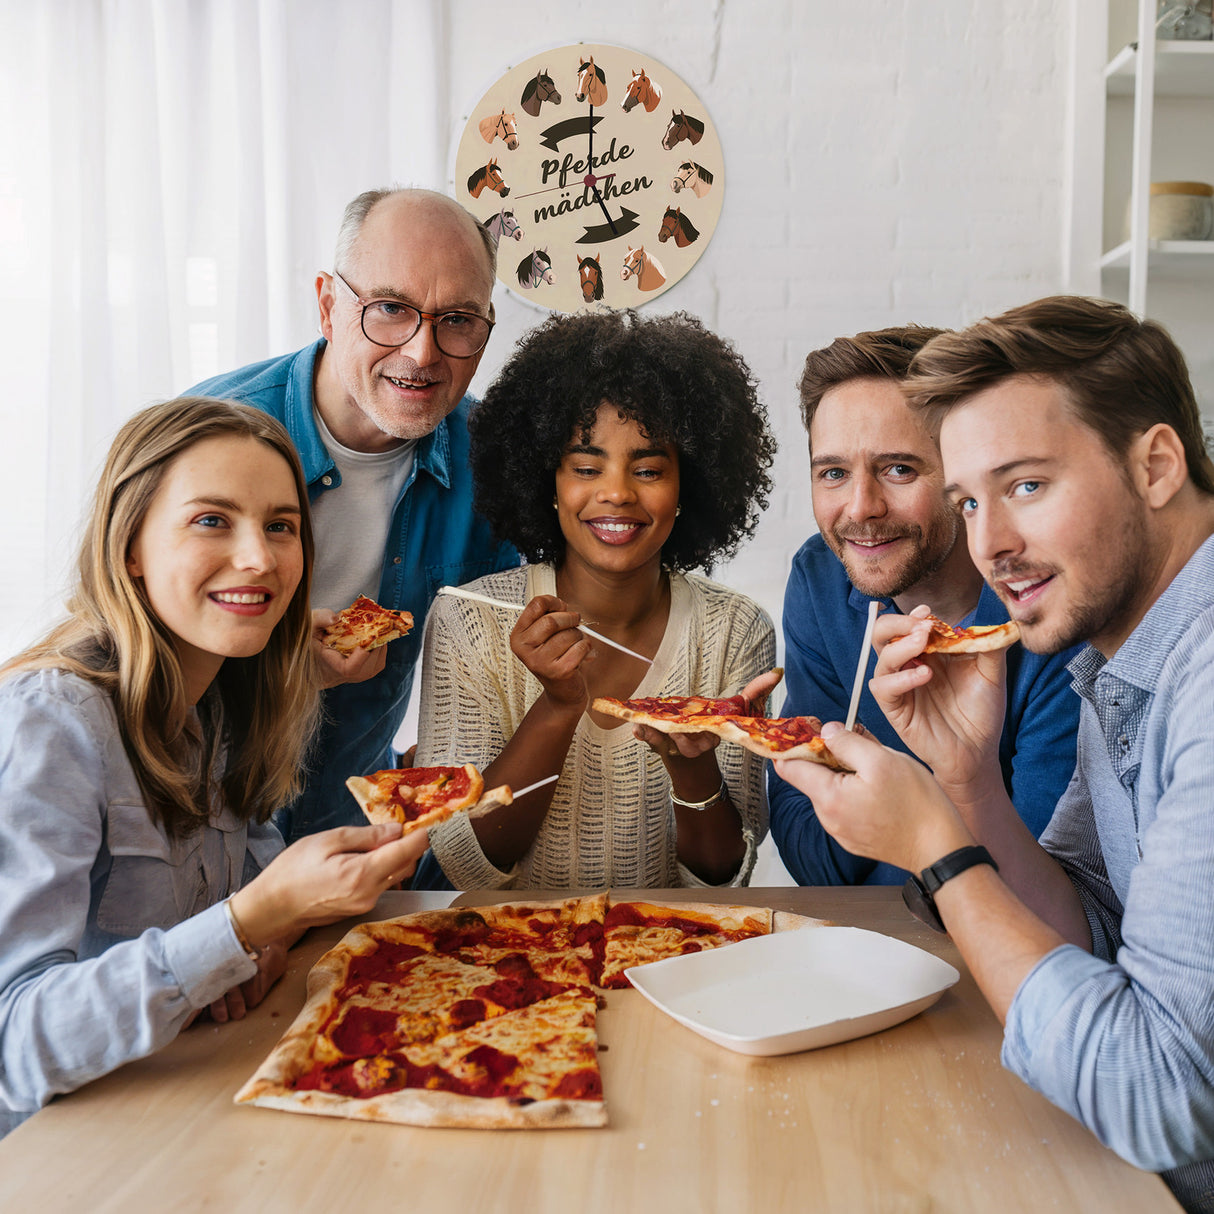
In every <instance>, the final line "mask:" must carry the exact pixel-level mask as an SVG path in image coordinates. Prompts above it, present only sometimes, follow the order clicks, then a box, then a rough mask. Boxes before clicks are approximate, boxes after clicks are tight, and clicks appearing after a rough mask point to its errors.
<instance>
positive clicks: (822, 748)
mask: <svg viewBox="0 0 1214 1214" xmlns="http://www.w3.org/2000/svg"><path fill="white" fill-rule="evenodd" d="M718 733H719V736H720V737H721V738H723V739H724V740H725V741H726V742H736V743H737V744H738V745H739V746H741V747H744V748H745V749H746V750H749V751H753V753H755V754H757V755H762V756H763V758H765V759H808V760H809V761H810V762H811V763H821V764H822V765H823V766H825V767H830V768H833V769H834V770H835V771H851V768H850V767H848V766H847V765H846V764H845V763H841V762H840V761H839V760H838V759H836V758H835V756H834V755H833V754H831V752H830V748H829V747H828V746H827V745H826V740H825V739H824V738H823V737H822V722H821V721H820V720H819V719H818V718H817V717H729V718H727V719H726V720H724V721H722V723H721V726H720V729H719V730H718Z"/></svg>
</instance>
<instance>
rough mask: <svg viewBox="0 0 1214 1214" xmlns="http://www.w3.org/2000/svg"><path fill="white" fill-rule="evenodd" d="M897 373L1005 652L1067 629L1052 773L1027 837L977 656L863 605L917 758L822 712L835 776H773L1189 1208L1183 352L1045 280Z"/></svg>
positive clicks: (1111, 1138) (1192, 424) (1189, 795)
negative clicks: (1050, 795) (924, 430)
mask: <svg viewBox="0 0 1214 1214" xmlns="http://www.w3.org/2000/svg"><path fill="white" fill-rule="evenodd" d="M907 385H908V388H909V391H910V393H911V399H912V401H913V402H915V403H917V404H918V405H920V406H922V407H924V408H925V412H926V416H927V417H928V419H929V421H930V422H932V423H933V424H934V425H936V426H937V427H938V428H939V434H940V447H941V454H942V457H943V460H944V469H945V479H946V482H947V484H946V490H945V491H946V494H947V496H948V498H949V500H951V501H952V502H953V503H954V505H955V506H956V508H957V509H958V511H959V512H960V514H961V516H962V517H963V518H964V520H965V526H966V534H967V539H968V542H969V548H970V552H971V554H972V556H973V558H974V561H975V563H976V564H977V565H978V567H979V569H980V570H981V571H982V573H983V576H984V577H985V578H986V580H987V582H988V583H989V584H990V585H991V586H992V588H993V589H994V590H995V591H996V593H998V595H999V597H1000V598H1001V599H1002V600H1003V602H1004V603H1005V605H1006V606H1007V609H1008V612H1009V613H1010V615H1011V616H1012V618H1013V619H1015V620H1017V621H1018V622H1019V624H1020V628H1021V636H1022V639H1023V641H1024V643H1025V645H1026V646H1027V647H1029V648H1030V649H1032V650H1034V651H1036V652H1038V653H1056V652H1059V651H1060V650H1062V649H1064V648H1066V647H1067V646H1068V645H1072V644H1075V643H1076V642H1079V641H1086V642H1087V645H1086V647H1085V648H1084V650H1083V651H1081V652H1080V654H1079V655H1078V656H1077V657H1076V658H1074V659H1073V661H1072V662H1071V667H1070V669H1071V673H1072V676H1073V678H1074V685H1075V689H1076V690H1077V691H1078V692H1079V694H1080V696H1081V698H1082V707H1081V710H1080V725H1079V744H1078V759H1077V768H1076V772H1075V777H1074V779H1073V780H1072V782H1071V784H1070V786H1069V787H1068V789H1067V791H1066V792H1065V793H1064V795H1063V796H1062V798H1061V800H1060V801H1059V803H1058V807H1057V810H1056V811H1055V814H1054V817H1053V819H1052V820H1051V822H1050V825H1049V826H1048V827H1047V828H1046V830H1045V833H1044V834H1043V835H1042V836H1041V841H1040V845H1038V844H1037V843H1035V842H1034V841H1033V839H1032V836H1031V835H1030V834H1029V832H1028V831H1027V830H1026V829H1025V827H1024V825H1023V823H1022V822H1021V821H1020V819H1019V818H1018V817H1017V816H1016V814H1015V813H1014V812H1013V810H1012V806H1011V804H1010V802H1009V800H1008V798H1007V793H1006V791H1005V789H1004V787H1003V781H1002V779H1001V777H1000V770H999V764H998V746H997V743H998V732H999V726H1000V722H1001V720H1002V713H1003V701H1004V696H1003V689H1002V687H1001V685H1000V680H999V677H998V676H999V667H998V662H997V660H995V659H994V658H993V657H991V656H990V655H978V656H977V657H973V658H956V657H952V658H950V657H945V658H938V657H925V656H923V648H924V645H925V643H926V638H927V631H928V628H927V625H926V624H925V623H922V622H918V623H916V622H915V621H913V620H910V621H908V620H907V619H905V618H903V619H901V620H899V619H892V620H883V621H878V625H877V643H878V646H879V648H880V649H881V654H880V658H879V660H878V663H877V667H876V673H875V677H874V680H873V684H872V687H873V692H874V695H875V697H876V699H877V701H878V703H879V704H880V705H881V707H882V710H883V711H884V712H885V714H886V716H887V717H888V718H889V720H890V723H891V724H892V725H893V727H894V728H895V729H896V730H897V731H898V733H899V735H900V737H901V738H902V739H903V741H904V742H905V743H906V744H907V745H908V746H909V747H910V748H911V750H912V751H913V752H914V753H915V754H917V755H919V756H920V757H921V758H922V759H923V760H924V761H925V762H927V763H928V764H930V766H931V769H932V773H931V774H929V773H928V772H927V771H926V770H925V769H924V768H923V767H921V766H919V765H918V764H916V763H915V762H914V761H913V760H912V759H910V758H908V757H907V756H904V755H900V754H896V753H894V752H893V751H890V750H886V749H885V748H883V747H881V746H880V745H879V744H878V743H876V742H875V741H873V740H872V739H869V738H864V737H858V736H856V735H852V734H847V733H845V732H843V731H842V730H836V728H835V727H828V728H827V729H826V730H825V733H826V735H827V736H828V737H829V739H830V746H831V748H832V750H833V751H834V753H835V754H836V755H837V756H838V757H839V758H841V759H842V760H843V761H844V762H846V763H847V764H849V765H850V766H852V767H853V768H854V769H855V772H856V774H855V775H843V776H840V775H837V774H835V773H832V772H830V771H828V770H827V769H825V768H815V767H812V766H811V765H810V764H806V763H798V762H785V763H781V764H779V767H780V772H781V775H782V776H783V777H784V778H785V779H786V780H788V781H790V782H791V783H793V784H795V785H797V787H799V788H801V789H802V790H803V791H804V792H806V793H807V794H808V795H809V796H811V797H812V798H813V801H814V806H815V808H816V810H817V813H818V817H819V819H820V820H821V822H822V824H823V826H824V827H825V828H826V829H827V830H828V831H830V833H831V834H832V835H833V836H834V837H835V838H836V839H837V840H838V841H839V842H840V843H841V844H843V846H845V847H847V848H848V849H849V850H852V851H855V852H857V853H859V854H861V855H867V856H872V857H874V858H880V859H883V860H886V861H889V862H892V863H897V864H899V865H901V866H902V867H904V868H906V869H908V870H910V871H912V872H917V873H919V874H920V876H919V877H918V878H913V879H912V880H911V881H908V883H907V889H906V891H905V893H906V896H907V901H908V904H909V905H911V906H912V909H915V910H916V913H919V914H920V915H921V917H923V918H925V919H926V920H928V921H929V922H930V921H933V920H934V921H935V924H937V925H941V926H942V928H946V929H947V930H948V931H949V932H950V933H951V934H952V936H953V939H954V941H955V942H956V944H957V946H958V947H959V949H960V950H961V953H962V955H963V956H964V958H965V960H966V962H967V964H968V965H969V967H970V969H971V970H972V972H973V974H974V977H975V979H976V980H977V982H978V984H979V986H980V987H981V988H982V991H983V993H984V994H985V995H986V997H987V999H988V1000H989V1001H990V1003H991V1006H992V1007H993V1008H994V1010H995V1011H996V1013H997V1014H998V1015H999V1016H1000V1017H1001V1018H1002V1019H1003V1020H1004V1022H1005V1025H1006V1031H1005V1037H1004V1049H1003V1061H1004V1064H1005V1065H1006V1066H1007V1067H1009V1068H1010V1069H1011V1070H1013V1071H1014V1072H1015V1073H1016V1074H1018V1075H1019V1076H1021V1078H1023V1079H1024V1080H1025V1082H1026V1083H1029V1084H1031V1085H1032V1086H1033V1087H1035V1088H1036V1089H1038V1090H1039V1091H1040V1092H1042V1093H1043V1094H1044V1095H1046V1096H1047V1097H1048V1098H1049V1099H1050V1100H1052V1101H1053V1102H1054V1103H1056V1104H1057V1105H1059V1106H1060V1107H1061V1108H1064V1109H1066V1110H1067V1111H1068V1112H1070V1113H1071V1114H1072V1115H1073V1116H1075V1117H1076V1118H1078V1119H1079V1120H1080V1121H1082V1122H1083V1123H1084V1124H1085V1125H1087V1126H1088V1127H1089V1128H1090V1129H1091V1130H1092V1131H1093V1132H1094V1133H1095V1134H1096V1135H1097V1136H1098V1137H1099V1138H1100V1139H1101V1141H1102V1142H1104V1143H1106V1144H1107V1145H1108V1146H1110V1147H1111V1148H1112V1149H1113V1150H1115V1151H1116V1152H1117V1153H1118V1154H1120V1155H1121V1156H1122V1157H1123V1158H1125V1159H1127V1160H1129V1161H1130V1162H1132V1163H1134V1164H1137V1165H1138V1166H1139V1167H1143V1168H1150V1169H1153V1170H1157V1171H1161V1172H1163V1174H1164V1179H1165V1180H1166V1181H1167V1183H1168V1184H1169V1186H1170V1187H1171V1188H1172V1190H1173V1192H1174V1193H1175V1194H1176V1196H1177V1197H1178V1198H1179V1199H1180V1200H1181V1202H1182V1203H1183V1204H1184V1206H1185V1208H1186V1209H1188V1210H1191V1211H1204V1212H1206V1214H1209V1212H1211V1211H1214V946H1212V945H1214V896H1212V895H1211V891H1212V890H1214V538H1212V537H1214V464H1212V463H1211V460H1210V457H1209V455H1208V453H1207V451H1206V448H1205V442H1204V437H1203V434H1202V428H1201V419H1200V415H1199V413H1198V410H1197V406H1196V402H1195V400H1194V397H1193V390H1192V387H1191V385H1190V383H1189V379H1188V374H1187V371H1186V369H1185V365H1184V360H1183V357H1182V356H1181V355H1180V352H1179V351H1178V350H1177V349H1176V347H1175V345H1174V344H1173V342H1172V341H1171V339H1170V338H1169V337H1168V335H1167V334H1166V333H1165V332H1164V331H1163V330H1162V329H1161V328H1160V327H1159V326H1158V325H1156V324H1154V323H1152V322H1142V321H1139V320H1138V319H1137V318H1135V317H1134V316H1133V315H1132V314H1131V313H1130V312H1128V311H1127V310H1126V309H1125V308H1122V307H1121V306H1120V305H1117V304H1112V303H1108V302H1105V301H1099V300H1087V299H1078V298H1069V297H1058V298H1054V299H1046V300H1040V301H1038V302H1037V303H1035V304H1029V305H1026V306H1024V307H1021V308H1016V309H1013V310H1012V311H1010V312H1008V313H1005V314H1004V315H1003V316H1000V317H997V318H995V319H993V320H985V321H981V322H979V323H978V324H976V325H973V326H971V328H970V329H968V330H965V331H964V332H961V333H957V334H946V335H944V336H941V337H938V338H936V339H935V340H934V341H932V342H931V343H929V344H928V345H927V346H926V347H925V348H924V349H923V351H922V352H921V353H920V354H919V355H918V356H917V358H916V359H915V362H914V363H913V364H912V366H911V370H910V376H909V378H908V381H907ZM908 624H910V625H912V627H911V628H910V631H909V632H907V631H906V629H907V625H908ZM900 631H901V632H903V633H904V634H905V635H903V636H902V637H901V638H899V637H898V633H899V632H900ZM933 777H934V778H933ZM895 788H896V789H897V795H896V796H895V795H891V789H895ZM996 864H997V865H998V869H996V867H995V866H996Z"/></svg>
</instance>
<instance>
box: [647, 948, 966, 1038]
mask: <svg viewBox="0 0 1214 1214" xmlns="http://www.w3.org/2000/svg"><path fill="white" fill-rule="evenodd" d="M626 973H627V975H628V977H629V979H630V980H631V981H632V985H633V986H634V987H636V989H637V990H638V991H640V992H641V994H642V995H644V996H645V998H646V999H648V1000H649V1001H650V1003H652V1004H654V1005H655V1006H657V1007H659V1008H661V1009H662V1011H664V1012H666V1013H667V1014H668V1015H670V1016H673V1017H674V1019H675V1020H677V1021H679V1023H680V1024H685V1025H686V1026H687V1027H688V1028H689V1029H692V1030H693V1031H695V1032H697V1033H699V1034H700V1035H701V1036H703V1037H707V1038H708V1039H709V1040H710V1041H715V1042H717V1043H718V1044H719V1045H723V1046H725V1047H727V1048H728V1049H731V1050H736V1051H737V1052H738V1053H740V1054H764V1055H766V1054H792V1053H796V1052H797V1051H799V1050H812V1049H817V1048H819V1047H820V1046H824V1045H834V1044H835V1043H836V1042H839V1041H849V1040H851V1039H852V1038H853V1037H863V1036H865V1035H866V1034H868V1033H876V1032H879V1031H880V1030H882V1029H887V1028H890V1027H892V1026H893V1025H895V1024H899V1023H901V1022H902V1021H903V1020H909V1019H910V1017H911V1016H914V1015H916V1014H918V1013H919V1012H921V1011H923V1009H924V1008H926V1007H930V1006H931V1005H932V1004H933V1003H935V1002H936V1000H937V999H939V998H940V996H941V995H942V994H943V993H944V991H946V990H947V989H948V988H949V987H950V986H952V985H953V983H954V982H956V981H957V979H958V978H959V977H960V976H961V975H960V974H958V973H957V971H956V970H955V969H954V968H953V967H952V966H951V965H949V964H948V962H947V961H941V960H940V958H939V957H935V956H933V955H932V954H931V953H927V952H924V951H923V950H922V949H920V948H915V947H914V945H911V944H906V943H904V942H903V941H901V940H895V939H893V938H892V937H890V936H883V935H881V934H880V933H879V932H870V931H865V930H864V929H862V928H858V927H810V928H801V929H799V930H796V931H790V932H775V933H773V934H772V935H770V936H756V937H755V938H754V939H751V940H743V941H740V942H739V943H737V944H731V945H728V946H727V947H724V948H718V949H710V950H709V951H707V952H703V953H688V954H686V955H685V956H682V957H671V958H669V959H667V960H666V961H655V962H653V963H651V964H649V965H638V966H634V967H632V968H631V969H629V970H627V971H626Z"/></svg>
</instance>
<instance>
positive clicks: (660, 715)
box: [590, 696, 751, 733]
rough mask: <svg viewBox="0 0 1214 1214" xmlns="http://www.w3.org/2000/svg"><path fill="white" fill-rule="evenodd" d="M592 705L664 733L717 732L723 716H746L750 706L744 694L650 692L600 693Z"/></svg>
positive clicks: (613, 715) (604, 711) (601, 710)
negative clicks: (629, 695)
mask: <svg viewBox="0 0 1214 1214" xmlns="http://www.w3.org/2000/svg"><path fill="white" fill-rule="evenodd" d="M590 707H591V708H592V709H593V710H594V711H595V712H601V713H604V714H605V715H607V716H610V717H619V718H620V719H621V720H624V721H635V722H636V723H637V724H638V725H648V726H650V727H651V728H653V729H656V730H659V731H660V732H661V733H701V732H703V731H705V730H707V731H709V732H715V730H714V726H715V725H716V724H717V723H718V722H720V721H721V720H723V719H724V718H726V717H734V716H746V715H747V714H748V713H749V712H750V710H751V708H750V704H749V703H748V702H747V700H746V697H745V696H730V697H728V698H727V699H719V700H713V699H708V698H707V697H705V696H650V697H647V698H641V699H635V700H615V699H612V698H610V697H608V696H599V697H598V698H596V699H595V701H594V702H593V703H592V704H591V705H590Z"/></svg>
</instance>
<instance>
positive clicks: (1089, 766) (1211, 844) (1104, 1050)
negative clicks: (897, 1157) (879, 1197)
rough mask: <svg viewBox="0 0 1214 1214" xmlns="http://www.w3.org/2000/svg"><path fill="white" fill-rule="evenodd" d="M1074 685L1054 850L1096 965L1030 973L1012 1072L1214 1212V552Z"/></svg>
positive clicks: (1017, 1021)
mask: <svg viewBox="0 0 1214 1214" xmlns="http://www.w3.org/2000/svg"><path fill="white" fill-rule="evenodd" d="M1071 672H1072V674H1073V675H1074V679H1075V690H1076V691H1077V692H1078V693H1079V694H1080V696H1081V697H1082V698H1083V706H1082V709H1081V713H1080V723H1079V751H1078V758H1077V763H1078V766H1077V768H1076V772H1075V777H1074V779H1073V780H1072V781H1071V784H1070V786H1069V788H1068V789H1067V791H1066V793H1065V794H1064V796H1063V798H1062V800H1061V801H1060V802H1059V804H1058V810H1057V812H1056V813H1055V815H1054V817H1053V819H1052V821H1051V822H1050V825H1049V826H1048V828H1047V829H1046V831H1045V833H1044V834H1043V835H1042V837H1041V842H1042V844H1043V845H1044V846H1045V847H1046V849H1047V850H1048V851H1050V852H1051V853H1052V854H1053V855H1054V856H1055V857H1056V858H1057V859H1058V860H1059V861H1060V862H1061V863H1062V865H1063V866H1064V868H1065V869H1066V871H1067V874H1068V875H1069V876H1070V878H1071V881H1072V882H1073V883H1074V885H1075V888H1076V889H1077V890H1078V892H1079V896H1080V898H1081V899H1082V901H1083V906H1084V910H1085V911H1086V912H1087V917H1088V921H1089V923H1090V925H1091V929H1092V941H1093V953H1091V954H1089V953H1086V952H1084V951H1083V950H1082V949H1080V948H1076V947H1075V946H1073V945H1064V946H1063V947H1061V948H1058V949H1055V950H1054V951H1053V952H1051V953H1049V954H1047V955H1046V956H1045V957H1043V958H1042V959H1041V961H1039V962H1038V963H1037V965H1036V966H1035V967H1034V968H1033V969H1032V970H1031V971H1030V973H1029V974H1028V976H1027V977H1026V978H1025V979H1024V981H1023V982H1022V983H1021V985H1020V988H1019V990H1018V991H1017V992H1016V995H1015V998H1014V999H1013V1001H1012V1005H1011V1007H1010V1009H1009V1011H1008V1018H1007V1029H1006V1035H1005V1038H1004V1045H1003V1061H1004V1064H1005V1065H1006V1066H1007V1067H1008V1068H1009V1069H1010V1070H1012V1071H1014V1072H1015V1073H1016V1074H1017V1075H1019V1076H1020V1077H1021V1078H1022V1079H1023V1080H1024V1081H1025V1082H1026V1083H1028V1084H1031V1085H1032V1086H1033V1087H1034V1088H1036V1089H1037V1090H1038V1091H1039V1092H1041V1093H1042V1094H1043V1095H1044V1096H1046V1097H1048V1098H1049V1099H1050V1100H1051V1101H1053V1102H1054V1103H1055V1104H1056V1105H1059V1106H1060V1107H1061V1108H1063V1109H1066V1111H1067V1112H1069V1113H1070V1114H1071V1115H1072V1116H1073V1117H1076V1118H1078V1120H1080V1121H1081V1122H1083V1124H1084V1125H1086V1126H1088V1127H1089V1128H1090V1129H1091V1130H1092V1132H1093V1133H1095V1134H1096V1136H1097V1137H1098V1138H1099V1139H1100V1140H1101V1141H1102V1142H1104V1143H1105V1144H1106V1145H1108V1146H1109V1147H1111V1148H1112V1149H1113V1150H1114V1151H1116V1152H1117V1153H1118V1154H1119V1155H1121V1156H1122V1157H1123V1158H1125V1159H1127V1160H1129V1161H1130V1162H1131V1163H1134V1164H1136V1165H1137V1166H1139V1167H1141V1168H1149V1169H1152V1170H1154V1171H1161V1170H1164V1169H1177V1170H1176V1171H1172V1172H1168V1173H1166V1174H1165V1177H1164V1178H1165V1179H1166V1180H1167V1181H1168V1183H1169V1185H1170V1186H1171V1187H1172V1188H1173V1190H1174V1191H1175V1192H1176V1194H1177V1196H1178V1197H1180V1198H1181V1200H1182V1201H1183V1202H1184V1203H1185V1205H1186V1208H1188V1209H1191V1210H1203V1211H1214V539H1210V540H1207V541H1206V543H1205V544H1203V545H1202V547H1201V548H1199V549H1198V551H1197V552H1196V553H1195V554H1194V555H1193V557H1192V558H1191V559H1190V561H1189V562H1188V564H1187V565H1185V567H1184V569H1182V570H1181V572H1180V574H1179V575H1178V576H1177V577H1176V579H1175V580H1174V581H1173V582H1172V584H1171V585H1170V586H1169V587H1168V588H1167V590H1165V591H1164V593H1163V594H1162V595H1160V597H1159V598H1158V599H1157V600H1156V602H1155V604H1154V605H1153V606H1152V607H1151V609H1150V611H1148V612H1147V614H1146V616H1145V617H1144V618H1143V620H1142V622H1141V623H1140V624H1139V625H1138V627H1137V628H1136V629H1135V630H1134V631H1133V633H1131V634H1130V636H1129V638H1128V639H1127V640H1126V642H1125V644H1123V645H1122V646H1121V648H1120V649H1119V650H1118V651H1117V653H1116V654H1114V656H1113V657H1112V659H1111V660H1109V661H1107V662H1106V661H1105V660H1104V658H1103V657H1102V656H1101V655H1100V654H1099V653H1097V652H1096V650H1094V649H1091V648H1090V647H1089V648H1088V649H1085V650H1084V651H1082V652H1081V653H1080V654H1079V656H1078V657H1076V658H1075V659H1074V661H1073V662H1072V663H1071ZM1180 1165H1187V1166H1180Z"/></svg>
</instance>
